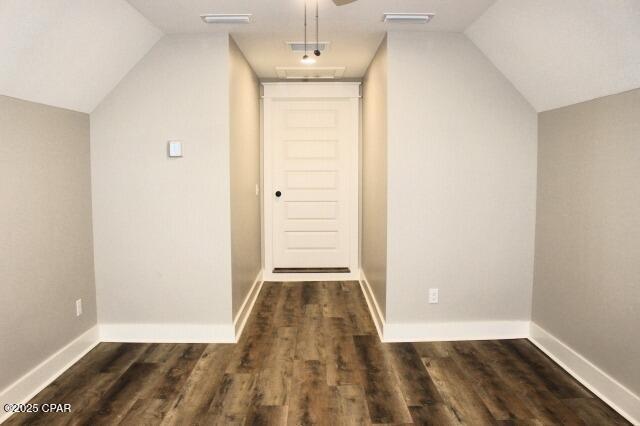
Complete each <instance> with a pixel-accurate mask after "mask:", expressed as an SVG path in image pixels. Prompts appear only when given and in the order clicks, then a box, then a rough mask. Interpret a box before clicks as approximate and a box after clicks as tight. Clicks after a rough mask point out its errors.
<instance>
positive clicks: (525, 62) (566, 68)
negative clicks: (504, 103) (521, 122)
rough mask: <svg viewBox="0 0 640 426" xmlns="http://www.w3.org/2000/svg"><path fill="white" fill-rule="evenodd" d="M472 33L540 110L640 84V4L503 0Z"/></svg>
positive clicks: (599, 0)
mask: <svg viewBox="0 0 640 426" xmlns="http://www.w3.org/2000/svg"><path fill="white" fill-rule="evenodd" d="M466 34H467V35H468V36H469V37H470V38H471V40H473V42H474V43H475V44H476V45H477V46H478V47H480V49H481V50H482V51H483V52H484V53H485V54H486V55H487V56H488V57H489V58H490V59H491V60H492V61H493V63H494V64H495V65H496V66H497V67H498V68H499V69H500V70H501V71H502V72H503V73H504V74H505V75H506V77H507V78H508V79H510V80H511V82H512V83H513V84H514V86H515V87H516V88H517V89H518V90H519V91H520V92H521V93H522V94H523V95H524V96H525V97H526V98H527V99H528V100H529V102H530V103H531V104H532V105H533V106H534V107H535V108H536V109H537V110H538V111H546V110H549V109H554V108H558V107H562V106H566V105H571V104H575V103H578V102H583V101H586V100H590V99H595V98H598V97H601V96H606V95H611V94H614V93H620V92H624V91H627V90H631V89H635V88H638V87H640V0H518V1H513V0H499V1H498V2H497V3H496V4H494V5H493V6H492V7H491V8H490V9H489V10H488V11H487V12H486V13H485V14H484V15H483V16H482V17H481V18H480V19H478V20H477V21H476V22H475V23H474V24H473V25H472V26H471V27H470V28H469V29H468V30H467V32H466Z"/></svg>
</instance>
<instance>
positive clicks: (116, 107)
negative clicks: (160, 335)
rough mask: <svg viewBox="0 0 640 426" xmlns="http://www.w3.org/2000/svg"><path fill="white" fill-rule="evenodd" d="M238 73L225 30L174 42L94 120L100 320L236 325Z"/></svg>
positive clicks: (144, 63)
mask: <svg viewBox="0 0 640 426" xmlns="http://www.w3.org/2000/svg"><path fill="white" fill-rule="evenodd" d="M228 73H229V40H228V36H227V35H226V34H217V35H191V36H186V35H185V36H166V37H164V38H163V39H161V40H160V41H159V42H158V44H156V46H154V48H153V49H152V50H151V51H150V52H149V53H148V54H147V55H146V56H145V57H144V58H143V59H142V60H141V61H140V62H139V63H138V64H137V65H136V67H135V68H134V69H133V70H132V71H131V72H130V73H129V74H128V75H127V76H126V77H125V78H124V79H123V80H122V81H121V82H120V84H119V85H118V86H117V87H116V89H115V90H114V91H113V92H112V93H111V94H110V95H109V96H108V97H107V98H106V99H105V100H104V101H103V102H102V103H101V104H100V106H99V107H98V108H97V109H96V110H95V111H94V112H93V113H92V114H91V149H92V152H91V164H92V179H93V206H94V209H93V212H94V216H93V217H94V237H95V258H96V286H97V292H98V301H99V307H98V316H99V320H100V323H101V324H103V323H104V324H118V323H131V324H145V323H157V324H164V325H167V324H169V325H170V324H185V323H189V324H200V325H210V324H227V325H231V321H232V314H231V247H230V246H231V235H230V234H231V232H230V217H229V216H230V202H229V186H230V182H229V158H230V152H229V84H228ZM174 139H175V140H181V141H182V142H183V150H184V157H183V158H179V159H169V158H167V141H168V140H174Z"/></svg>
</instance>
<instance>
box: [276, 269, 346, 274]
mask: <svg viewBox="0 0 640 426" xmlns="http://www.w3.org/2000/svg"><path fill="white" fill-rule="evenodd" d="M273 273H274V274H349V273H351V269H349V268H273Z"/></svg>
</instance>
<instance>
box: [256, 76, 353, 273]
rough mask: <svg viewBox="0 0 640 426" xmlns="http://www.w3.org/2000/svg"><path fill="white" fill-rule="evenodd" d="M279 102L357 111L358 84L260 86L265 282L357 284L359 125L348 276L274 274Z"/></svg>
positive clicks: (314, 83) (351, 201)
mask: <svg viewBox="0 0 640 426" xmlns="http://www.w3.org/2000/svg"><path fill="white" fill-rule="evenodd" d="M278 99H309V100H313V99H347V100H349V101H350V103H351V107H352V108H355V109H356V110H357V111H358V117H360V115H361V110H360V82H326V83H324V82H311V83H305V82H295V83H283V82H275V83H262V99H261V102H262V123H263V126H262V143H263V146H262V174H263V175H262V181H263V188H262V191H261V192H262V205H263V221H262V241H263V242H264V245H263V266H264V268H263V271H264V280H265V281H341V280H358V279H359V278H360V276H359V272H358V271H359V270H360V220H359V217H360V212H359V206H360V190H359V188H360V183H359V182H360V147H359V138H360V123H357V126H356V129H357V132H358V137H357V138H356V139H357V140H356V141H354V143H355V144H356V146H355V147H354V153H355V155H354V158H353V159H352V167H350V169H349V170H350V172H351V173H350V175H349V179H350V180H351V182H352V185H351V193H350V194H349V199H350V205H352V206H354V208H351V211H350V212H349V215H350V218H349V220H350V235H349V245H350V251H349V262H350V264H349V270H350V272H348V273H299V272H296V273H273V269H274V265H273V197H272V192H273V191H272V189H273V182H272V174H271V165H272V164H273V156H272V149H273V141H272V140H271V134H272V129H271V114H272V111H273V105H272V103H273V102H274V101H276V100H278Z"/></svg>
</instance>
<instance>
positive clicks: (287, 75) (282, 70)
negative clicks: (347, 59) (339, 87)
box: [276, 67, 345, 80]
mask: <svg viewBox="0 0 640 426" xmlns="http://www.w3.org/2000/svg"><path fill="white" fill-rule="evenodd" d="M344 70H345V67H276V73H277V74H278V78H282V79H286V80H326V79H336V78H341V77H342V75H343V74H344Z"/></svg>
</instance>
